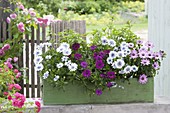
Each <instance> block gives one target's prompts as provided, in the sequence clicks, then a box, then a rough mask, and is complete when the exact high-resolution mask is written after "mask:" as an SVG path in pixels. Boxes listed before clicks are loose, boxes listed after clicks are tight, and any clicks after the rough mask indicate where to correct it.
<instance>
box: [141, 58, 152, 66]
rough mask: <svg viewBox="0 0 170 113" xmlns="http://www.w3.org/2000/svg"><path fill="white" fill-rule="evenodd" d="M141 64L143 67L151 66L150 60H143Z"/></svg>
mask: <svg viewBox="0 0 170 113" xmlns="http://www.w3.org/2000/svg"><path fill="white" fill-rule="evenodd" d="M141 64H143V65H149V64H150V60H148V59H142V60H141Z"/></svg>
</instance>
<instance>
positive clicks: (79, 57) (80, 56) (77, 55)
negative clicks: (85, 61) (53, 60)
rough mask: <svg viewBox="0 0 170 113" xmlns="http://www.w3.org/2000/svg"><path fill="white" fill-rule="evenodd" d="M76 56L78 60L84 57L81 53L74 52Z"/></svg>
mask: <svg viewBox="0 0 170 113" xmlns="http://www.w3.org/2000/svg"><path fill="white" fill-rule="evenodd" d="M74 58H75V59H76V60H79V59H81V58H82V55H81V54H79V53H76V54H74Z"/></svg>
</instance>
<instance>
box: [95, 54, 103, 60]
mask: <svg viewBox="0 0 170 113" xmlns="http://www.w3.org/2000/svg"><path fill="white" fill-rule="evenodd" d="M102 59H103V58H102V57H101V56H100V55H97V56H96V57H95V60H96V61H97V60H102Z"/></svg>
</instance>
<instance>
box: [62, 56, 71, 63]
mask: <svg viewBox="0 0 170 113" xmlns="http://www.w3.org/2000/svg"><path fill="white" fill-rule="evenodd" d="M68 59H69V57H67V56H63V57H62V58H61V61H62V62H67V61H68Z"/></svg>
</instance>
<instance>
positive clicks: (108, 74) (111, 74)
mask: <svg viewBox="0 0 170 113" xmlns="http://www.w3.org/2000/svg"><path fill="white" fill-rule="evenodd" d="M107 77H108V78H109V79H114V78H116V75H115V72H113V71H108V72H107Z"/></svg>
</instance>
